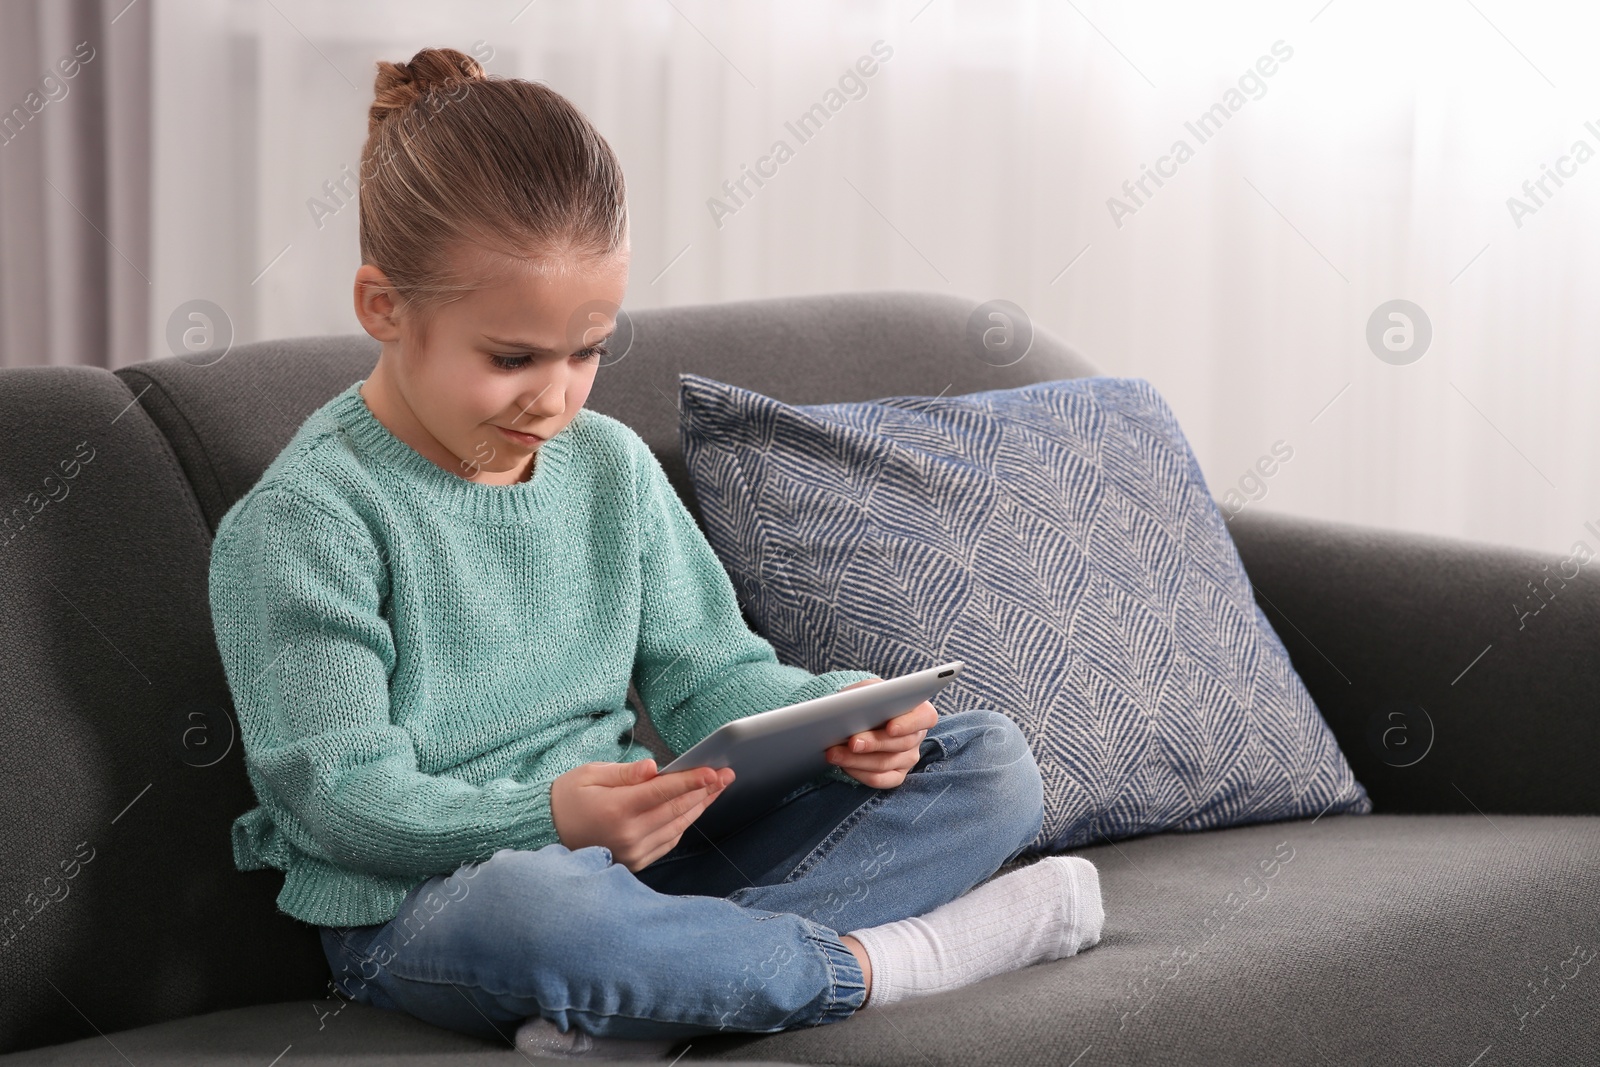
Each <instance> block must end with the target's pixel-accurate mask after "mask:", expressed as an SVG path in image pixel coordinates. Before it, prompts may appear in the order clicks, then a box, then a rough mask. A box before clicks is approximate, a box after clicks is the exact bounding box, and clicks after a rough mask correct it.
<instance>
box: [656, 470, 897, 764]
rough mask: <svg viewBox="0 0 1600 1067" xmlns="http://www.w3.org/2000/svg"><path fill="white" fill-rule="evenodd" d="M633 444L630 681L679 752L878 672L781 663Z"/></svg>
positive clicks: (662, 475)
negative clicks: (635, 605)
mask: <svg viewBox="0 0 1600 1067" xmlns="http://www.w3.org/2000/svg"><path fill="white" fill-rule="evenodd" d="M635 449H636V451H637V452H638V453H641V455H639V456H638V458H637V459H636V462H635V473H636V477H638V479H639V483H638V485H637V487H636V491H637V493H638V507H639V511H638V529H639V540H640V558H639V570H640V579H641V582H642V586H643V589H642V596H643V603H642V609H641V612H640V618H639V648H638V653H637V655H636V656H635V659H634V667H633V684H634V688H635V689H637V690H638V692H639V699H640V700H641V701H642V702H643V703H644V706H645V709H646V711H648V712H649V715H650V721H651V723H652V724H654V726H655V727H656V730H657V732H658V733H660V735H661V738H662V740H664V741H665V742H666V743H667V744H668V746H670V747H671V749H672V750H673V751H674V752H683V751H685V750H687V749H688V748H689V747H690V746H691V745H693V744H695V742H697V741H699V740H700V739H701V738H703V737H705V736H706V735H707V734H709V733H711V732H712V731H713V730H715V729H716V728H717V727H719V726H721V725H722V724H723V723H725V722H732V721H733V720H735V719H742V718H744V717H745V716H747V715H754V714H756V713H757V712H762V711H768V710H770V709H772V708H779V707H783V706H785V705H787V704H795V703H799V702H800V701H802V700H810V699H811V698H812V697H818V696H822V695H824V694H827V693H832V692H834V691H835V690H838V689H842V688H843V687H844V686H846V685H848V684H849V683H851V682H856V681H861V680H862V679H866V678H876V677H877V675H875V674H874V673H873V672H871V671H857V670H840V671H829V672H826V673H824V674H812V673H811V672H810V671H807V670H803V669H802V668H799V667H790V666H786V665H784V664H781V663H779V662H778V657H777V653H776V652H775V651H774V650H773V648H772V645H771V644H770V643H768V641H767V640H766V638H764V637H762V636H760V635H759V634H757V633H755V632H754V631H752V630H751V629H750V627H749V625H748V624H747V623H746V622H745V619H744V616H743V615H742V614H741V613H740V611H739V602H738V599H737V598H736V597H735V595H734V591H733V583H732V582H731V581H730V580H729V578H728V572H727V571H726V570H724V569H723V567H722V562H721V561H720V560H719V559H718V558H717V555H716V553H715V552H714V551H713V550H712V548H711V545H710V544H709V543H708V542H707V541H706V538H705V534H703V533H702V532H701V530H700V527H699V526H697V525H696V524H695V521H694V516H692V515H690V514H689V509H688V508H686V507H684V505H683V501H682V500H680V499H679V498H678V494H677V492H676V491H675V490H674V489H673V488H672V483H671V482H669V481H668V480H667V475H666V472H665V471H664V470H662V468H661V461H660V460H659V459H657V458H656V456H655V453H653V452H651V451H650V450H649V448H648V447H647V446H646V445H645V444H644V442H643V441H639V442H638V443H637V444H636V446H635Z"/></svg>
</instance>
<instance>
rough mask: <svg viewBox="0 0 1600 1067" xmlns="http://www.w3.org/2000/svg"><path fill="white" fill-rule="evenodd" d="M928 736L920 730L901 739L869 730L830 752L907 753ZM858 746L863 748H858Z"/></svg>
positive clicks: (831, 749)
mask: <svg viewBox="0 0 1600 1067" xmlns="http://www.w3.org/2000/svg"><path fill="white" fill-rule="evenodd" d="M927 736H928V731H927V730H918V731H917V732H916V733H914V734H904V735H902V736H900V737H891V736H890V735H889V734H887V733H885V732H884V731H883V730H868V731H866V732H864V733H859V734H854V735H852V736H851V737H850V738H849V739H848V740H846V741H845V742H844V743H843V744H839V745H834V746H833V747H832V748H830V749H829V750H828V752H829V754H830V755H831V754H835V753H841V752H847V753H849V754H851V755H859V754H861V753H865V752H905V751H907V750H908V749H913V748H916V747H918V746H919V745H921V744H922V739H923V738H925V737H927ZM857 745H860V746H861V747H859V748H857V747H856V746H857Z"/></svg>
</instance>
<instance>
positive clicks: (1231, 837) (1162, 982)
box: [0, 814, 1600, 1067]
mask: <svg viewBox="0 0 1600 1067" xmlns="http://www.w3.org/2000/svg"><path fill="white" fill-rule="evenodd" d="M1079 854H1080V855H1082V856H1085V857H1086V858H1088V859H1090V860H1091V861H1093V862H1094V863H1095V865H1096V866H1097V867H1099V869H1100V887H1101V892H1102V894H1103V895H1104V898H1105V902H1106V924H1105V929H1104V930H1103V931H1102V933H1101V940H1100V943H1099V944H1098V945H1096V946H1095V947H1094V948H1091V949H1089V950H1087V951H1086V952H1082V953H1080V954H1078V955H1076V956H1071V957H1068V958H1067V959H1064V960H1056V961H1053V962H1050V963H1041V964H1037V965H1035V966H1032V967H1027V968H1024V969H1022V970H1017V971H1011V972H1008V973H1006V974H1002V975H998V976H996V977H994V978H990V979H988V980H986V981H983V982H980V983H978V984H976V985H972V986H967V987H965V988H963V989H958V990H954V991H952V992H949V993H940V994H936V995H934V996H930V997H923V998H915V999H912V1000H905V1001H901V1002H899V1003H897V1004H893V1005H890V1006H889V1007H887V1008H884V1009H883V1010H882V1011H881V1012H879V1013H877V1014H875V1015H874V1014H873V1013H870V1012H868V1013H863V1014H859V1015H856V1016H852V1017H851V1018H849V1019H846V1020H844V1021H843V1022H840V1023H834V1024H831V1025H828V1026H820V1027H813V1028H808V1029H800V1030H790V1031H784V1032H782V1033H776V1034H729V1035H707V1036H705V1037H700V1038H696V1039H694V1040H693V1041H692V1042H690V1043H689V1045H688V1047H687V1049H686V1050H684V1051H683V1055H682V1059H680V1060H679V1061H678V1062H679V1063H689V1062H692V1061H696V1060H703V1061H710V1062H717V1063H726V1064H730V1065H732V1064H738V1063H762V1064H790V1063H793V1064H861V1065H864V1067H865V1065H871V1067H879V1065H881V1067H904V1065H906V1064H917V1065H925V1067H946V1065H948V1067H971V1065H973V1064H984V1063H993V1064H1007V1065H1022V1067H1030V1065H1037V1067H1055V1065H1064V1064H1073V1063H1076V1065H1077V1067H1088V1065H1090V1064H1094V1065H1096V1067H1121V1065H1130V1067H1131V1065H1136V1064H1150V1063H1160V1064H1171V1065H1173V1067H1212V1065H1227V1067H1231V1065H1233V1064H1240V1063H1272V1064H1277V1063H1284V1064H1288V1063H1305V1064H1328V1063H1333V1064H1347V1063H1349V1064H1353V1063H1444V1064H1458V1065H1462V1067H1465V1065H1467V1064H1471V1063H1473V1062H1474V1057H1478V1056H1480V1055H1481V1056H1482V1058H1481V1059H1479V1060H1477V1064H1478V1067H1488V1065H1489V1064H1496V1065H1507V1064H1530V1065H1532V1064H1549V1063H1586V1062H1590V1061H1591V1060H1592V1058H1593V1054H1592V1049H1593V1043H1594V1040H1595V1038H1596V1025H1595V1020H1596V1019H1597V1018H1600V974H1597V973H1596V967H1597V966H1600V961H1596V963H1594V964H1585V965H1583V966H1581V967H1580V966H1578V965H1577V964H1576V963H1566V961H1568V960H1573V959H1574V958H1575V957H1574V949H1575V948H1578V949H1581V950H1582V952H1583V953H1585V954H1588V953H1592V952H1593V951H1594V950H1595V947H1596V943H1595V939H1594V936H1593V924H1592V921H1591V913H1592V910H1593V901H1594V900H1595V899H1596V898H1597V897H1600V817H1595V816H1512V815H1506V816H1501V815H1496V816H1493V821H1492V822H1491V821H1490V820H1489V819H1488V818H1485V817H1483V816H1481V815H1476V814H1473V815H1371V816H1367V817H1363V818H1352V817H1350V816H1342V815H1341V816H1335V815H1328V816H1324V817H1323V818H1321V819H1307V820H1298V821H1294V822H1286V823H1273V824H1264V825H1256V826H1248V827H1238V828H1233V829H1228V830H1214V831H1209V832H1205V833H1199V834H1157V835H1153V836H1150V837H1142V838H1139V839H1137V840H1133V841H1124V842H1121V843H1118V844H1106V845H1101V846H1098V847H1095V848H1088V849H1084V850H1082V851H1081V852H1080V853H1079ZM1579 958H1581V957H1579ZM1564 963H1566V965H1565V966H1563V964H1564ZM1563 974H1565V975H1568V976H1570V977H1568V978H1567V979H1563V978H1562V977H1561V975H1563ZM1563 982H1565V988H1563V987H1562V984H1563ZM1530 986H1531V987H1532V990H1531V991H1530ZM339 1008H340V1002H336V1001H329V1000H319V999H314V998H307V999H304V1000H298V1001H294V1002H291V1003H282V1004H272V1005H263V1006H260V1007H254V1008H246V1009H240V1010H235V1011H227V1012H218V1013H214V1014H210V1015H204V1016H198V1017H195V1018H190V1019H182V1020H178V1021H175V1022H170V1023H163V1024H161V1025H159V1026H149V1027H144V1028H142V1029H139V1030H136V1031H131V1032H124V1033H109V1034H108V1035H107V1037H99V1036H90V1037H88V1038H85V1039H84V1040H81V1041H75V1042H72V1043H70V1044H67V1045H63V1046H59V1047H56V1048H48V1049H37V1050H34V1051H32V1052H26V1053H19V1054H17V1055H15V1056H10V1057H0V1064H5V1065H7V1067H11V1065H13V1064H14V1065H15V1067H45V1065H52V1067H54V1065H61V1067H65V1065H68V1064H71V1065H73V1067H126V1064H127V1063H128V1062H129V1060H131V1061H132V1062H133V1063H136V1064H145V1063H160V1064H174V1065H187V1064H194V1065H196V1067H198V1065H200V1064H207V1065H210V1064H216V1065H219V1067H235V1065H237V1067H245V1065H259V1064H266V1063H271V1062H273V1058H274V1057H276V1056H278V1055H279V1054H280V1053H283V1052H284V1051H285V1050H286V1049H287V1050H288V1055H286V1056H284V1057H283V1059H282V1060H280V1061H278V1062H280V1063H281V1064H284V1065H287V1064H290V1063H312V1064H318V1063H326V1064H333V1063H341V1064H342V1063H369V1062H370V1063H373V1064H378V1063H391V1062H397V1061H399V1062H405V1063H408V1064H417V1065H419V1067H421V1065H432V1064H441V1065H443V1064H449V1065H451V1067H474V1065H477V1064H500V1063H507V1064H511V1063H517V1064H526V1063H527V1062H528V1061H527V1060H526V1059H524V1058H522V1057H521V1056H520V1055H518V1054H517V1053H516V1052H515V1051H514V1050H512V1049H511V1048H510V1047H509V1046H510V1040H509V1037H510V1035H508V1040H507V1044H506V1047H504V1048H496V1047H495V1046H493V1045H490V1044H487V1043H485V1042H482V1041H479V1040H478V1039H476V1038H470V1037H466V1036H463V1035H459V1034H454V1033H452V1032H450V1031H447V1030H441V1029H438V1028H436V1027H432V1026H428V1025H427V1024H425V1023H421V1022H418V1021H417V1020H415V1019H412V1018H411V1017H409V1016H407V1015H403V1014H401V1013H399V1012H390V1011H383V1010H380V1009H377V1008H369V1007H366V1006H364V1005H360V1004H350V1005H346V1006H344V1007H343V1009H342V1010H341V1011H339V1013H338V1014H336V1015H330V1014H329V1013H330V1012H333V1011H335V1010H336V1009H339ZM1535 1009H1541V1010H1538V1013H1537V1014H1533V1013H1534V1011H1535ZM1523 1013H1527V1014H1526V1018H1524V1015H1523ZM119 1049H120V1050H121V1051H122V1052H123V1053H126V1054H127V1057H128V1058H127V1059H123V1058H122V1056H121V1055H119V1053H118V1050H119ZM1486 1051H1487V1055H1484V1053H1485V1052H1486ZM1080 1056H1081V1057H1082V1058H1081V1059H1079V1058H1077V1057H1080ZM541 1062H542V1061H541ZM590 1062H595V1061H590ZM635 1062H637V1061H635ZM662 1062H666V1061H665V1060H663V1061H662Z"/></svg>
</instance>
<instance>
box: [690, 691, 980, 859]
mask: <svg viewBox="0 0 1600 1067" xmlns="http://www.w3.org/2000/svg"><path fill="white" fill-rule="evenodd" d="M965 667H966V665H965V664H964V663H962V662H961V661H960V660H955V661H953V662H950V663H941V664H940V665H939V666H937V667H929V668H928V669H927V670H922V671H916V672H915V673H912V674H905V675H901V676H900V677H899V678H889V679H886V680H884V681H881V682H874V683H873V684H872V685H862V686H857V687H856V688H855V689H849V690H845V691H843V692H836V693H829V694H827V695H826V696H820V697H816V698H814V699H812V700H803V701H801V702H800V703H798V704H790V705H788V706H787V707H782V708H774V709H772V710H771V711H763V712H760V713H758V714H755V715H747V716H745V717H744V718H742V719H735V720H733V721H732V722H729V723H723V724H722V725H721V726H720V727H718V728H717V729H716V730H714V731H713V732H712V733H710V734H708V735H707V736H706V737H705V738H703V739H702V740H701V741H700V742H699V743H698V744H696V745H694V746H693V747H692V748H690V749H689V750H688V751H687V752H685V753H684V754H683V755H681V756H679V757H678V758H677V759H675V760H673V761H672V762H671V763H669V764H667V765H666V766H665V767H662V768H661V771H660V773H662V774H668V773H671V772H672V771H686V770H689V769H690V768H693V767H732V768H733V770H734V779H733V783H732V784H731V785H729V786H728V788H726V789H724V790H723V791H722V794H721V795H720V796H718V797H717V799H715V800H713V801H712V802H711V803H710V804H709V805H708V806H707V807H706V809H705V810H704V811H702V812H701V813H700V817H699V818H698V819H696V820H695V821H694V823H693V825H694V826H696V827H698V828H699V829H700V830H701V832H703V833H705V834H706V835H707V836H708V837H713V838H715V837H720V836H725V835H726V834H729V833H731V832H733V831H734V830H737V829H739V828H740V827H741V826H743V825H745V824H746V823H748V822H750V821H751V820H752V819H754V818H755V817H756V816H758V815H761V814H763V813H764V812H765V811H766V810H767V809H768V808H770V807H771V806H772V805H774V804H776V803H777V802H778V801H779V800H781V799H783V797H784V795H785V794H787V793H789V792H790V791H791V790H793V789H794V788H795V787H797V786H800V785H803V784H804V783H805V782H807V781H810V780H811V779H812V778H815V777H817V776H818V775H820V774H823V773H825V772H827V771H828V770H829V769H831V768H832V767H833V766H834V765H833V764H831V763H829V762H828V757H827V750H828V748H830V747H831V746H833V745H837V744H840V743H842V742H843V741H844V740H845V739H846V738H848V737H850V735H852V734H857V733H861V732H862V731H863V730H873V729H876V728H877V727H880V726H882V725H883V724H884V723H885V722H887V721H889V720H890V719H892V718H894V717H895V716H896V715H901V714H904V713H905V712H908V711H910V710H911V709H912V708H914V707H916V706H917V705H918V704H921V703H922V702H923V701H924V700H927V699H929V698H930V697H932V696H933V695H934V694H935V693H937V692H939V690H941V689H943V688H944V687H945V686H947V685H949V684H950V683H951V682H953V681H955V680H956V679H957V678H959V677H960V676H961V672H962V670H963V669H965Z"/></svg>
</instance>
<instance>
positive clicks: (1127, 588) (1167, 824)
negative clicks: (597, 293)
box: [681, 374, 1371, 851]
mask: <svg viewBox="0 0 1600 1067" xmlns="http://www.w3.org/2000/svg"><path fill="white" fill-rule="evenodd" d="M681 381H682V398H683V410H684V420H683V439H684V440H683V447H684V455H685V457H686V459H687V461H688V465H689V471H690V474H691V476H692V477H693V478H694V482H695V491H696V494H697V495H698V496H699V498H700V503H701V510H702V514H703V519H704V523H705V527H706V533H707V537H708V539H709V540H710V542H711V544H712V546H713V547H714V548H715V549H716V551H717V553H718V555H719V556H720V557H721V559H722V561H723V564H724V566H725V567H726V568H727V569H728V571H729V573H730V575H731V576H732V577H733V578H734V584H735V586H736V588H742V589H743V591H744V593H745V601H746V609H747V611H748V612H749V614H750V615H751V617H752V618H753V619H754V620H755V623H756V626H757V628H758V629H759V630H760V631H761V632H762V633H763V634H764V635H765V636H766V637H767V638H768V639H769V640H770V641H771V642H772V644H773V646H774V647H775V648H777V650H778V654H779V656H780V658H782V659H784V661H785V662H792V663H797V664H799V665H801V666H804V667H806V668H807V669H809V670H813V671H821V670H828V669H837V668H839V667H843V666H851V667H859V668H861V669H865V670H871V671H875V672H877V673H878V674H880V675H882V676H883V677H886V678H888V677H895V676H897V675H900V674H905V673H909V672H911V671H915V670H920V669H922V668H925V667H929V666H932V665H934V664H936V663H940V662H944V661H947V660H962V661H964V662H965V663H966V664H967V667H968V670H967V672H966V673H965V674H963V676H962V679H961V682H960V683H959V684H958V685H956V686H953V687H952V688H951V689H949V690H947V691H946V692H945V693H944V694H941V697H940V700H939V701H938V704H939V706H940V707H941V708H942V709H943V710H945V711H947V712H949V711H957V710H965V709H967V708H972V707H992V708H996V709H998V710H1000V711H1002V712H1005V713H1006V714H1008V715H1010V716H1011V717H1012V718H1013V719H1014V720H1016V722H1017V724H1018V725H1019V726H1021V727H1022V729H1023V732H1024V733H1025V734H1027V736H1028V738H1029V740H1030V741H1031V742H1032V745H1033V749H1034V754H1035V757H1036V758H1037V759H1038V762H1039V766H1040V770H1041V771H1042V772H1043V775H1044V785H1045V818H1044V825H1043V827H1042V829H1041V830H1040V833H1039V837H1038V838H1037V840H1036V841H1035V843H1034V847H1035V848H1036V849H1039V850H1049V851H1057V850H1061V849H1066V848H1071V847H1074V846H1077V845H1081V844H1087V843H1092V842H1094V841H1097V840H1099V839H1100V838H1101V837H1102V836H1104V837H1109V838H1111V839H1113V840H1115V839H1118V838H1123V837H1129V836H1132V835H1136V834H1141V833H1150V832H1155V831H1160V830H1165V829H1178V830H1199V829H1208V828H1213V827H1218V826H1230V825H1238V824H1242V823H1249V822H1260V821H1270V820H1276V819H1291V818H1298V817H1302V816H1312V815H1317V814H1320V813H1322V812H1325V811H1332V812H1367V811H1370V810H1371V802H1370V800H1369V799H1368V798H1367V794H1366V791H1365V790H1364V789H1363V788H1362V786H1361V784H1360V783H1359V782H1357V781H1356V779H1355V777H1354V775H1353V774H1352V773H1351V771H1350V766H1349V764H1348V763H1347V762H1346V761H1345V758H1344V756H1343V754H1342V753H1341V752H1340V751H1339V746H1338V744H1337V742H1336V741H1335V740H1334V737H1333V734H1332V733H1331V732H1330V731H1329V729H1328V727H1327V724H1326V723H1325V722H1324V721H1323V719H1322V716H1321V715H1320V714H1319V713H1318V711H1317V708H1316V705H1315V704H1314V703H1312V700H1311V697H1310V695H1309V694H1308V693H1307V692H1306V689H1305V686H1304V685H1302V684H1301V682H1300V678H1299V676H1298V675H1297V674H1296V673H1295V671H1294V668H1293V666H1292V665H1291V664H1290V662H1289V657H1288V653H1287V652H1285V651H1284V648H1283V645H1282V643H1281V642H1280V641H1279V640H1278V636H1277V634H1276V633H1275V632H1274V631H1273V629H1272V627H1271V625H1270V624H1269V623H1268V622H1267V620H1266V618H1265V617H1264V616H1263V615H1262V614H1261V612H1260V610H1259V609H1258V608H1257V607H1256V604H1255V600H1254V598H1253V596H1252V592H1251V587H1250V580H1249V578H1248V577H1247V576H1246V575H1245V572H1244V567H1243V566H1242V564H1241V563H1240V562H1239V556H1238V553H1237V552H1236V551H1235V550H1234V547H1233V541H1232V540H1231V539H1230V538H1229V536H1228V532H1227V528H1226V526H1225V524H1224V522H1223V520H1222V516H1221V514H1220V513H1219V512H1218V510H1217V506H1216V504H1215V502H1214V501H1213V500H1212V499H1211V496H1210V494H1209V493H1208V492H1207V490H1206V484H1205V479H1204V477H1203V476H1202V475H1201V473H1200V467H1199V464H1198V463H1197V462H1196V460H1195V458H1194V454H1193V452H1192V451H1191V450H1190V448H1189V445H1188V442H1187V441H1186V440H1185V439H1184V436H1183V433H1182V431H1181V430H1180V429H1179V428H1178V424H1177V420H1176V418H1174V416H1173V414H1172V412H1171V410H1170V409H1169V408H1168V407H1167V405H1166V403H1165V402H1164V401H1163V400H1162V399H1161V397H1160V396H1159V394H1157V392H1156V391H1155V389H1154V388H1153V387H1152V386H1151V385H1150V384H1149V383H1148V382H1144V381H1140V380H1136V379H1118V378H1081V379H1075V380H1062V381H1050V382H1043V383H1039V384H1035V385H1028V386H1023V387H1019V388H1013V389H1001V390H989V391H985V392H980V393H973V394H970V395H966V396H944V397H936V398H935V397H921V396H912V397H891V398H888V399H884V400H877V401H870V402H864V403H856V404H821V405H810V406H795V405H789V404H784V403H780V402H779V401H776V400H773V399H771V398H769V397H766V396H764V395H762V394H760V393H757V392H753V391H751V390H748V389H740V388H738V387H736V386H732V385H727V384H724V383H722V382H718V381H715V380H712V379H710V378H705V377H703V376H700V375H693V374H686V375H683V376H682V377H681Z"/></svg>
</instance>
